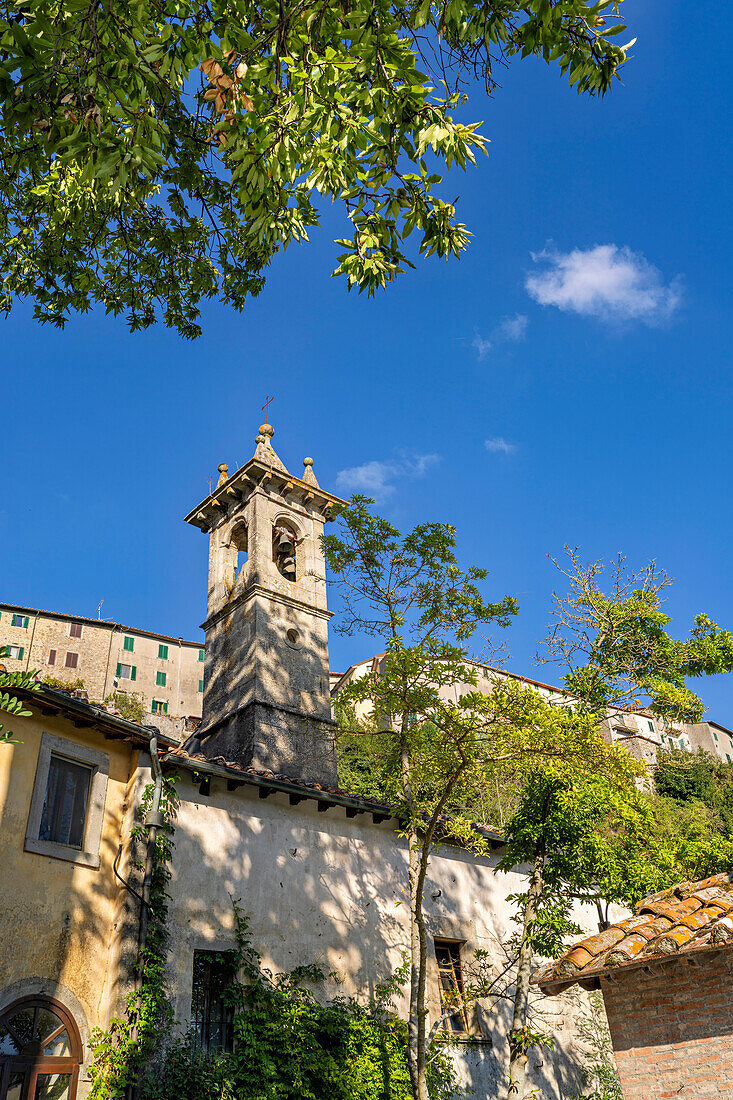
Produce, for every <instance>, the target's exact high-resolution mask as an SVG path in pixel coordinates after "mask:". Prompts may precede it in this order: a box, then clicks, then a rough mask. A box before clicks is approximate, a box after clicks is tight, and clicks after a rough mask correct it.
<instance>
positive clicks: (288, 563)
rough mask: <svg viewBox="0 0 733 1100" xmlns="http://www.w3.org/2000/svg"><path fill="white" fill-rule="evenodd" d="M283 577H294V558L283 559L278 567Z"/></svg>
mask: <svg viewBox="0 0 733 1100" xmlns="http://www.w3.org/2000/svg"><path fill="white" fill-rule="evenodd" d="M280 568H281V569H282V572H283V576H284V577H294V576H295V558H293V557H287V558H283V561H282V565H281V566H280Z"/></svg>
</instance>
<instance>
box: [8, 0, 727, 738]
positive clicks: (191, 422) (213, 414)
mask: <svg viewBox="0 0 733 1100" xmlns="http://www.w3.org/2000/svg"><path fill="white" fill-rule="evenodd" d="M624 8H625V9H626V11H625V17H626V20H627V22H628V24H629V34H628V37H631V36H632V35H633V34H635V35H637V36H638V41H637V44H636V46H635V47H634V51H633V53H634V58H633V61H632V62H631V63H630V64H629V65H628V66H627V68H626V69H625V71H624V81H623V84H617V85H616V87H615V90H614V91H613V93H612V94H611V95H610V96H608V97H607V98H606V99H605V100H603V101H592V100H586V99H580V98H579V97H578V96H577V95H576V94H575V93H574V92H573V91H572V90H571V89H569V88H568V87H567V85H566V84H565V83H564V82H563V80H562V79H561V78H560V77H559V75H558V74H557V72H555V71H554V70H548V69H547V68H546V67H545V66H544V65H542V64H541V63H539V62H537V61H534V60H530V61H525V62H520V63H517V64H516V65H515V66H514V68H513V69H511V70H509V71H508V72H507V73H506V74H505V76H504V79H503V87H502V88H500V89H499V90H498V91H497V93H496V95H495V97H494V98H493V99H492V100H491V101H487V100H486V99H485V98H484V97H483V96H482V95H479V96H478V97H477V99H476V100H475V103H474V106H473V108H472V111H471V116H472V117H473V118H483V119H484V126H483V130H484V132H485V133H486V134H487V136H488V137H489V138H490V139H491V141H492V144H491V146H490V155H489V158H488V159H484V158H482V160H481V162H480V164H479V166H478V168H477V169H475V170H472V171H471V172H470V173H468V174H467V175H465V176H464V175H463V174H461V173H456V174H455V175H453V176H451V177H450V179H449V182H448V183H447V185H446V194H447V195H448V196H449V197H454V196H456V195H458V196H460V210H461V215H462V217H463V220H464V221H466V222H467V223H468V225H469V227H470V228H471V230H472V231H473V233H474V239H473V243H472V245H471V249H470V251H469V253H468V255H467V256H466V257H465V258H464V259H462V260H461V261H460V262H455V261H453V262H449V263H448V264H446V263H442V262H439V261H436V260H433V261H428V262H426V263H424V264H421V265H420V266H419V267H418V270H417V271H416V272H413V273H411V274H409V275H406V276H404V277H403V279H402V281H401V282H399V283H398V285H397V286H395V287H392V288H391V289H390V290H389V291H388V292H387V293H386V294H383V295H382V296H380V297H379V298H377V299H374V300H371V301H370V300H368V299H366V298H365V297H361V298H359V297H357V296H355V295H349V294H347V293H346V291H345V289H344V286H343V285H342V283H341V282H340V281H337V280H333V279H330V278H329V275H330V272H331V270H332V269H333V266H334V264H335V259H334V258H335V255H336V252H337V249H336V247H335V246H334V245H333V243H332V240H333V237H335V236H339V235H342V233H343V224H342V222H341V221H340V216H339V215H338V214H337V213H336V212H333V213H332V212H331V211H330V210H329V211H328V212H327V216H326V218H325V219H324V225H323V230H322V231H320V232H317V233H315V234H314V238H313V243H312V244H311V245H310V246H305V247H301V248H299V249H298V248H294V249H291V250H290V251H289V252H288V253H287V254H286V255H285V256H280V257H278V258H277V259H276V260H275V262H274V263H273V265H272V267H271V270H270V272H269V278H268V283H267V286H266V288H265V290H264V291H263V293H262V294H261V296H260V297H259V299H256V300H253V301H252V303H251V304H250V306H249V308H248V309H247V310H246V312H245V313H244V314H242V315H237V314H234V313H231V312H228V311H226V310H225V309H224V308H223V307H219V306H213V305H212V306H211V307H209V308H208V309H207V311H206V315H205V335H204V337H203V338H202V339H201V340H199V341H198V342H196V343H184V342H182V341H181V340H180V339H179V338H178V337H177V336H176V335H174V334H173V333H170V332H168V331H166V330H164V329H156V330H149V331H148V332H146V333H142V334H141V333H137V334H134V335H131V334H129V333H128V332H127V330H126V329H125V327H124V325H123V324H122V323H120V322H119V321H114V320H111V319H108V318H105V317H104V316H103V315H102V314H93V315H91V316H87V317H82V318H75V319H73V320H72V321H71V322H70V323H69V325H68V327H67V329H66V331H65V332H63V333H61V332H56V331H54V330H51V329H42V328H39V327H38V326H37V325H36V324H35V323H34V322H33V320H32V317H31V310H30V308H27V307H23V306H21V307H18V308H17V309H16V310H15V311H14V313H13V314H12V315H11V317H10V318H9V319H8V320H6V321H4V322H2V330H1V331H2V365H3V370H2V412H3V422H4V427H5V461H4V478H3V493H2V501H1V502H0V577H1V579H2V584H1V585H0V599H3V600H5V601H9V602H17V603H26V604H29V605H31V606H41V607H46V608H52V609H58V610H64V611H73V612H77V613H79V614H85V615H96V613H97V605H98V604H99V601H100V600H102V599H103V600H104V604H103V606H102V615H103V616H104V617H106V618H111V619H114V620H116V621H121V622H125V623H130V624H134V625H139V626H146V627H150V628H153V629H156V630H160V631H162V632H165V633H170V634H173V635H178V634H182V635H184V636H188V637H194V638H195V637H198V636H199V635H198V624H199V623H200V622H201V621H202V619H203V615H204V604H205V593H206V578H205V571H206V545H205V543H206V540H205V538H204V536H203V535H201V534H200V533H199V532H197V531H196V530H195V529H193V528H189V527H187V526H185V525H184V524H183V523H182V517H183V516H184V515H185V514H186V513H187V512H188V511H189V509H190V508H191V507H192V506H193V505H194V504H195V503H196V502H197V501H198V500H199V499H201V498H202V497H203V496H204V495H205V494H206V492H207V491H208V488H207V478H208V477H209V475H212V474H214V473H215V471H216V466H217V463H218V462H220V461H228V462H229V464H230V467H233V466H236V465H237V464H241V463H243V462H245V461H246V460H247V459H248V458H249V457H250V455H251V452H252V450H253V447H254V435H255V434H256V430H257V425H258V424H259V422H260V420H261V413H260V406H261V405H262V402H263V401H264V398H265V395H266V394H274V395H275V401H274V402H273V405H272V409H271V419H272V422H273V423H274V425H275V428H276V436H275V439H274V443H275V447H276V449H277V450H278V452H279V453H280V455H281V457H282V458H283V460H284V461H285V462H286V463H287V464H289V465H291V467H292V468H293V469H294V470H295V471H299V470H300V468H301V466H300V463H301V461H302V458H303V456H304V455H312V456H313V457H314V459H315V469H316V473H317V475H318V477H319V479H320V481H321V484H322V485H324V486H325V487H329V488H333V489H336V490H339V489H340V490H344V491H346V490H348V489H350V488H352V489H353V488H355V487H357V486H360V485H361V486H365V487H368V486H371V487H372V488H374V489H376V490H377V491H378V493H379V495H380V498H381V499H380V505H381V508H382V510H383V511H384V512H385V513H386V514H387V515H388V516H389V517H390V518H391V519H392V520H393V521H394V522H395V523H396V524H398V525H400V526H404V527H407V526H411V525H412V524H414V523H417V522H421V521H423V520H439V521H449V522H452V523H455V524H456V525H457V527H458V528H459V534H460V550H461V555H462V558H463V560H464V561H465V562H466V563H468V562H476V563H479V564H482V565H485V566H486V567H487V568H488V569H489V570H490V571H491V577H490V581H489V586H488V592H489V594H490V595H492V596H493V595H495V596H499V595H502V594H504V593H505V592H509V593H512V594H514V595H516V596H517V598H518V599H519V601H520V604H521V607H522V611H521V614H520V617H519V619H518V621H517V622H516V624H515V625H514V626H513V627H512V628H511V630H510V631H509V633H508V635H507V638H506V641H507V643H508V646H509V649H510V652H511V659H510V660H509V661H508V662H507V663H508V665H509V667H511V668H513V669H514V670H516V671H519V672H526V673H528V674H530V675H533V674H534V675H539V676H540V678H548V679H553V678H554V677H555V676H556V675H557V673H556V672H555V671H554V670H552V669H547V668H546V669H543V670H541V671H540V672H539V673H538V670H537V668H536V666H535V664H534V657H535V653H536V651H537V643H538V640H540V639H541V638H542V637H543V636H544V633H545V629H546V623H547V618H548V613H549V599H550V593H551V591H552V589H553V587H555V586H556V585H557V582H558V580H559V579H561V578H558V577H557V575H556V572H555V569H554V567H553V565H552V564H551V562H550V560H549V556H550V555H552V556H556V555H558V554H561V553H562V548H563V545H564V544H566V543H567V544H570V545H577V546H579V547H580V548H581V551H582V554H583V556H584V557H586V558H588V559H591V558H593V559H594V558H597V557H609V556H611V557H612V556H614V555H615V554H616V553H617V552H619V551H621V552H623V553H625V554H626V555H627V556H628V558H629V561H630V563H631V564H633V565H643V564H644V563H645V562H646V561H647V560H648V559H649V558H650V557H655V558H657V559H658V561H659V563H660V564H661V565H663V566H664V567H665V568H666V569H667V570H668V571H669V573H671V574H672V576H673V577H674V578H675V584H674V587H673V589H672V591H671V595H670V598H669V602H668V610H669V611H670V613H671V614H672V615H673V621H674V625H675V627H677V628H678V629H679V631H680V632H682V631H685V630H686V629H687V627H688V626H689V624H690V621H691V618H692V616H693V615H694V614H695V613H697V612H698V611H705V612H707V613H709V614H710V615H711V616H712V617H713V618H715V619H716V620H717V621H718V622H720V623H721V624H723V625H727V626H728V627H731V628H733V581H732V580H731V577H730V570H729V568H728V557H729V555H728V554H727V552H726V550H725V547H726V545H727V544H728V542H729V541H730V538H731V526H732V523H731V515H730V506H729V498H730V493H729V485H730V482H731V462H732V461H733V460H732V458H731V452H730V447H729V445H728V434H729V432H728V429H729V422H730V418H731V381H730V378H731V374H730V357H731V353H730V350H729V349H730V347H731V345H732V344H733V332H732V331H731V329H732V328H733V322H732V320H731V318H732V317H733V310H732V309H731V278H730V265H731V255H733V231H732V230H731V221H730V203H731V194H730V191H731V185H730V178H731V173H730V169H731V156H730V153H731V133H730V126H729V124H727V125H726V123H725V121H724V119H725V117H726V111H725V105H726V103H727V104H730V98H731V95H730V93H731V86H730V85H731V79H732V78H731V76H730V74H729V73H726V68H727V65H726V61H727V56H726V55H725V54H724V46H723V36H722V35H721V29H720V27H719V26H718V25H717V24H716V22H715V20H712V19H699V20H695V19H694V18H693V17H692V16H694V14H695V13H692V16H691V13H690V9H689V5H683V4H682V3H681V0H667V2H666V3H665V4H662V3H661V2H659V0H645V2H644V3H641V2H639V0H626V3H625V4H624ZM533 257H534V258H533ZM371 647H372V643H371V642H370V641H369V640H366V641H365V640H363V639H352V640H347V639H343V638H340V637H338V636H336V635H335V634H332V640H331V652H332V667H334V668H342V667H345V666H346V665H347V664H348V663H349V662H350V661H351V660H353V659H357V658H358V657H360V656H362V655H364V654H365V653H367V652H369V651H370V649H371ZM700 687H701V690H702V694H703V697H704V698H705V700H706V702H707V703H708V705H709V709H710V714H711V716H712V717H715V718H716V719H717V720H718V721H721V722H723V723H724V724H728V725H733V701H731V697H730V677H725V678H719V679H718V680H717V681H716V682H715V683H712V682H711V683H705V684H702V685H700Z"/></svg>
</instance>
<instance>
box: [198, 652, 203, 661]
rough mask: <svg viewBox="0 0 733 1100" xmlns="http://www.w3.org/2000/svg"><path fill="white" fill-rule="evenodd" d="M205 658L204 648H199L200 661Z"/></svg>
mask: <svg viewBox="0 0 733 1100" xmlns="http://www.w3.org/2000/svg"><path fill="white" fill-rule="evenodd" d="M203 659H204V651H203V649H200V650H199V661H203Z"/></svg>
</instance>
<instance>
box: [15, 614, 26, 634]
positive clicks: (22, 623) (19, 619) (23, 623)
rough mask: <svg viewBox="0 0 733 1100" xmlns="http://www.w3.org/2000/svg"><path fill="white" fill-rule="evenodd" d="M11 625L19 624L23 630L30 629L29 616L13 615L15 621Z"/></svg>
mask: <svg viewBox="0 0 733 1100" xmlns="http://www.w3.org/2000/svg"><path fill="white" fill-rule="evenodd" d="M11 626H19V627H20V628H21V630H27V629H28V616H27V615H13V621H12V623H11Z"/></svg>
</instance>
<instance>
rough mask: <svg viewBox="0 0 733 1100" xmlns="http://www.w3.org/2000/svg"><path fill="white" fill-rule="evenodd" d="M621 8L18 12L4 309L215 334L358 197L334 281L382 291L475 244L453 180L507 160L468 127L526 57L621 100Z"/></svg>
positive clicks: (158, 6) (8, 26)
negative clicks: (204, 314) (21, 305)
mask: <svg viewBox="0 0 733 1100" xmlns="http://www.w3.org/2000/svg"><path fill="white" fill-rule="evenodd" d="M620 2H621V0H596V2H595V3H588V2H587V0H527V2H526V3H523V2H522V3H520V2H519V0H489V2H486V3H484V2H481V3H477V2H476V0H450V2H448V0H344V2H343V3H340V4H333V3H329V2H326V0H226V2H225V0H133V2H125V3H122V0H64V2H63V3H61V4H59V3H58V0H4V2H2V3H0V102H1V103H2V121H3V132H2V143H1V151H0V273H1V275H2V282H3V289H2V293H1V294H0V304H1V305H2V308H4V309H5V310H6V311H7V310H9V309H10V308H11V306H12V304H13V301H14V300H15V299H16V298H27V299H30V300H32V301H33V302H34V303H35V312H36V317H37V318H38V319H39V320H41V321H46V322H51V323H53V324H55V325H59V326H61V325H63V324H64V322H65V320H66V318H67V317H68V315H69V314H70V313H72V312H75V311H80V312H84V311H86V310H88V309H89V308H90V307H91V306H92V305H93V304H94V303H99V304H101V305H103V306H104V308H105V309H106V310H107V311H108V312H112V313H114V314H116V315H117V314H121V313H122V314H125V315H126V317H127V321H128V323H129V325H130V327H131V328H133V329H136V328H141V327H145V326H147V325H150V324H153V323H154V322H155V320H156V319H158V318H162V320H163V321H164V322H165V323H166V324H167V325H169V326H172V327H174V328H176V329H177V330H178V331H179V332H180V333H181V334H182V335H183V336H186V337H191V336H196V335H198V334H199V333H200V325H199V315H200V304H201V302H202V300H206V299H207V298H212V297H217V298H219V299H220V300H222V301H223V302H225V303H227V304H228V305H231V306H233V307H234V308H235V309H242V308H243V306H244V303H245V301H246V299H247V297H248V296H249V295H251V294H256V293H257V292H258V291H259V289H260V288H261V286H262V284H263V270H264V267H265V265H266V264H267V263H268V262H269V260H270V258H271V257H272V255H273V254H274V253H275V252H276V251H277V250H278V249H279V248H280V247H287V245H288V244H289V243H290V242H292V241H302V240H307V239H308V232H309V230H310V229H311V228H312V227H313V226H314V225H316V224H317V223H318V220H319V210H320V207H321V204H322V203H323V202H324V201H326V200H330V201H332V202H338V203H339V205H340V207H341V209H342V210H343V213H344V215H345V218H346V225H347V226H348V229H347V231H346V236H345V237H344V238H343V239H341V240H340V241H338V242H337V243H338V244H339V245H340V246H341V248H342V253H341V254H340V256H339V259H338V264H337V267H336V270H335V272H334V274H339V275H343V276H345V278H346V279H347V282H348V285H349V286H350V287H351V286H355V287H358V288H359V290H367V291H368V292H369V293H373V292H374V291H375V289H376V288H378V287H382V286H384V285H385V284H386V283H388V282H390V281H391V280H392V279H394V278H395V276H396V275H397V274H398V273H400V272H402V271H403V270H404V269H405V267H406V266H408V265H410V266H411V264H410V261H409V259H408V257H407V253H406V244H405V242H406V239H407V238H408V237H409V236H410V234H412V233H415V237H416V240H417V242H418V247H419V251H420V253H421V254H422V255H425V256H429V255H433V254H435V255H438V256H449V255H458V254H460V252H461V251H462V250H463V249H464V248H465V247H466V244H467V241H468V238H469V232H468V230H467V228H466V227H465V226H464V225H463V224H461V223H460V221H458V220H457V217H456V211H455V207H454V204H453V202H451V201H449V200H447V199H446V198H444V197H441V187H440V184H441V182H442V174H441V173H443V172H444V171H445V170H447V169H450V168H451V167H452V166H453V164H458V165H459V166H460V167H461V168H465V167H466V165H467V164H471V163H473V162H474V160H475V154H476V153H477V152H481V151H483V150H484V149H485V145H486V139H485V138H484V137H483V136H482V135H481V134H480V133H479V129H478V124H476V123H474V122H464V121H461V115H462V112H461V110H460V107H461V104H462V103H463V101H464V98H465V92H466V89H474V88H475V87H476V81H478V82H480V83H481V84H483V85H484V86H485V88H486V90H487V91H488V92H491V91H493V90H494V88H495V87H496V79H497V73H498V71H499V69H500V68H501V67H502V66H503V65H506V64H507V63H508V62H510V61H511V60H512V59H513V58H522V57H527V56H529V55H536V56H539V57H541V58H543V59H544V60H545V61H546V62H547V63H548V64H555V65H557V66H558V67H559V69H560V71H561V72H562V73H564V74H566V76H567V77H568V79H569V81H570V83H571V84H572V85H574V86H576V87H577V89H578V91H579V92H586V93H589V94H596V93H599V94H603V93H605V92H606V91H607V90H608V89H609V87H610V85H611V81H612V79H613V77H614V76H615V75H617V73H618V70H619V68H620V66H621V65H623V63H624V61H625V60H626V53H625V48H622V47H620V46H619V45H616V44H615V40H616V39H617V36H618V35H619V34H622V33H623V31H624V30H625V27H624V26H623V24H619V23H616V25H613V26H612V25H609V24H610V23H613V22H614V20H615V16H616V13H617V11H618V7H619V3H620Z"/></svg>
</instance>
